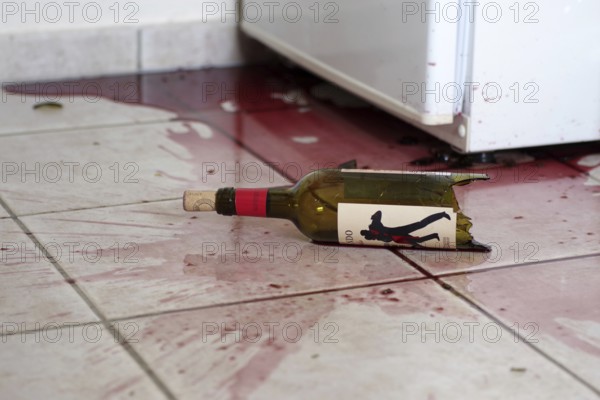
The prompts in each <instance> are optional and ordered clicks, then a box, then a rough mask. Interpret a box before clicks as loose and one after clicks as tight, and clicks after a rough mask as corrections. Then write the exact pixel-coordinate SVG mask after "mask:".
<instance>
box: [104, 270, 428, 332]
mask: <svg viewBox="0 0 600 400" xmlns="http://www.w3.org/2000/svg"><path fill="white" fill-rule="evenodd" d="M425 280H430V278H428V277H425V276H417V277H411V278H408V277H407V278H401V279H396V280H393V281H389V282H372V283H366V284H362V285H351V286H344V287H339V288H331V289H321V290H310V291H306V292H298V293H290V294H282V295H277V296H270V297H262V298H255V299H249V300H238V301H231V302H226V303H217V304H210V305H206V306H197V307H188V308H179V309H176V310H166V311H157V312H152V313H146V314H137V315H131V316H127V317H119V318H114V319H111V320H110V322H128V321H130V320H133V319H142V318H152V317H159V316H162V315H170V314H178V313H187V312H194V311H201V310H207V309H213V308H219V307H232V306H239V305H242V304H253V303H264V302H269V301H275V300H283V299H291V298H296V297H306V296H314V295H319V294H326V293H327V294H329V293H337V292H344V291H347V290H355V289H365V288H370V287H377V286H386V285H395V284H399V283H406V282H418V281H425Z"/></svg>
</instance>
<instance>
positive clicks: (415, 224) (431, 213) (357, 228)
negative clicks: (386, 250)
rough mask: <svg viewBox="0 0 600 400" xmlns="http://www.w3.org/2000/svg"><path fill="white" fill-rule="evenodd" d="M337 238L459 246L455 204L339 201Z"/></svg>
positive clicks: (367, 243) (344, 241) (371, 243)
mask: <svg viewBox="0 0 600 400" xmlns="http://www.w3.org/2000/svg"><path fill="white" fill-rule="evenodd" d="M338 239H339V242H340V243H342V244H357V245H364V246H401V247H427V248H434V249H455V248H456V213H455V212H454V210H453V209H452V208H445V207H422V206H404V205H387V204H356V203H339V204H338Z"/></svg>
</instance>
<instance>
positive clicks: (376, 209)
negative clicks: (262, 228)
mask: <svg viewBox="0 0 600 400" xmlns="http://www.w3.org/2000/svg"><path fill="white" fill-rule="evenodd" d="M486 179H489V178H488V176H487V175H485V174H470V173H464V174H463V173H442V172H431V173H421V172H400V171H370V170H347V169H321V170H317V171H314V172H312V173H310V174H308V175H306V176H304V177H303V178H302V179H301V180H300V181H299V182H298V183H297V184H296V185H294V186H290V187H274V188H268V189H234V188H224V189H219V190H218V191H216V192H206V191H191V190H190V191H186V192H185V193H184V197H183V203H184V209H185V210H186V211H216V212H217V213H219V214H221V215H240V216H254V217H266V218H284V219H288V220H290V221H292V222H293V223H294V224H295V225H296V226H297V227H298V229H299V230H300V231H301V232H302V233H303V234H305V235H306V236H308V237H309V238H310V239H312V240H314V241H317V242H339V243H342V244H352V245H366V246H373V245H375V246H377V245H379V246H401V247H416V248H437V249H456V248H458V249H469V250H487V248H486V247H485V246H482V245H480V244H478V243H476V242H475V241H474V240H473V237H472V236H471V234H470V233H469V229H470V228H471V225H472V224H471V221H470V219H469V218H468V217H467V216H465V215H464V214H463V213H462V212H461V211H460V209H459V206H458V202H457V201H456V197H455V195H454V192H453V190H452V187H453V186H454V185H465V184H467V183H470V182H472V181H475V180H486Z"/></svg>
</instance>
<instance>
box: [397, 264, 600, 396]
mask: <svg viewBox="0 0 600 400" xmlns="http://www.w3.org/2000/svg"><path fill="white" fill-rule="evenodd" d="M400 257H401V258H402V259H403V260H404V261H406V262H407V263H409V264H411V265H412V266H413V267H414V268H415V269H417V270H418V271H420V272H421V273H422V274H423V275H425V276H426V277H428V278H430V279H432V280H433V281H434V282H435V283H437V284H438V285H440V286H441V287H442V289H444V290H448V291H449V292H451V293H452V294H453V295H454V296H456V297H458V298H459V299H461V300H462V301H464V302H466V303H467V304H468V305H470V306H471V307H472V308H474V309H475V310H477V311H478V312H480V313H481V314H483V315H485V316H486V317H488V318H489V319H490V320H492V321H494V322H496V323H497V324H498V325H500V326H501V327H502V328H504V329H506V330H507V331H508V332H512V333H513V334H514V335H515V337H518V338H519V340H520V341H521V342H523V343H524V344H525V345H526V346H528V347H529V348H530V349H532V350H533V351H535V352H536V353H538V354H539V355H541V356H542V357H544V358H545V359H546V360H548V361H549V362H551V363H552V364H554V365H555V366H557V367H558V368H559V369H561V370H562V371H563V372H565V373H567V374H568V375H569V376H571V377H572V378H573V379H575V380H576V381H577V382H579V383H581V384H582V385H584V386H585V387H587V388H588V389H590V390H591V391H592V392H594V393H595V394H597V395H600V390H598V389H597V388H596V387H594V386H593V385H592V384H591V383H588V382H587V381H585V380H584V379H583V378H581V377H580V376H579V375H577V374H576V373H575V372H573V371H571V370H570V369H569V368H567V367H566V366H565V365H563V364H562V363H561V362H559V361H558V360H555V359H554V358H552V357H551V356H550V355H549V354H547V353H546V352H545V351H544V350H542V349H540V348H539V347H537V346H536V345H535V344H533V343H531V342H529V341H528V340H527V338H525V337H524V336H523V335H522V334H521V332H518V331H516V332H515V331H514V330H513V329H512V328H511V327H509V326H508V325H507V324H505V323H504V322H502V321H501V320H500V319H498V318H497V317H496V316H494V315H493V314H492V313H491V312H489V311H487V310H486V309H484V308H483V306H480V305H479V304H477V303H476V302H475V301H473V300H471V299H470V298H468V297H467V296H465V295H464V294H462V293H460V292H459V291H458V290H456V289H455V288H454V287H453V286H452V285H450V284H449V283H446V282H444V281H443V280H442V279H441V278H440V277H439V276H435V275H432V274H431V273H429V272H428V271H427V270H426V269H424V268H422V267H421V266H419V265H418V264H417V263H416V262H414V261H412V260H411V259H410V258H408V257H406V256H405V255H404V254H402V255H400Z"/></svg>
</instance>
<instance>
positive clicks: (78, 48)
mask: <svg viewBox="0 0 600 400" xmlns="http://www.w3.org/2000/svg"><path fill="white" fill-rule="evenodd" d="M0 54H2V55H3V57H0V71H3V75H2V77H0V79H2V82H3V83H7V82H16V81H28V80H49V79H64V78H79V77H83V76H98V75H114V74H122V73H134V72H136V71H137V31H136V29H135V28H133V27H110V28H101V29H83V30H64V31H44V30H41V31H32V32H20V33H10V34H4V35H1V34H0Z"/></svg>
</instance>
